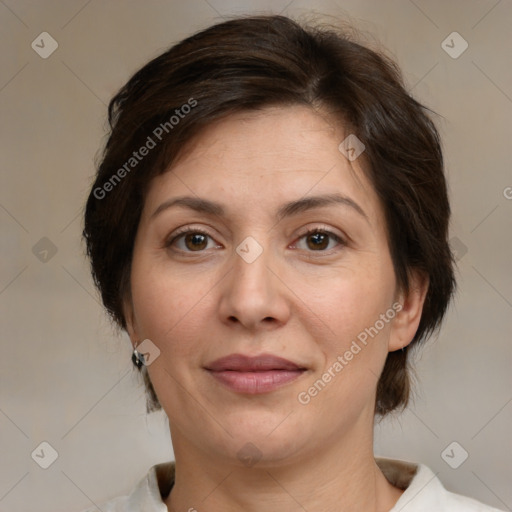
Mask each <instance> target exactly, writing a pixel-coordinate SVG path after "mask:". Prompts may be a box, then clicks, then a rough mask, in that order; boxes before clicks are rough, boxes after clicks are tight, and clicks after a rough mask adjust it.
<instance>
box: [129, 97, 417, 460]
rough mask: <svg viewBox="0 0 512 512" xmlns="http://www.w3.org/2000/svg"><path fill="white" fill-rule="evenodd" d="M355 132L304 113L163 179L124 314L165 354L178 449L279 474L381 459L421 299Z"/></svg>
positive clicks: (229, 134) (206, 138) (161, 391)
mask: <svg viewBox="0 0 512 512" xmlns="http://www.w3.org/2000/svg"><path fill="white" fill-rule="evenodd" d="M348 135H349V133H344V132H343V130H342V128H341V127H339V126H338V127H336V128H334V127H333V123H328V122H326V120H325V119H324V118H322V117H321V116H320V115H319V114H317V113H315V112H314V111H312V110H311V109H308V108H305V107H301V106H297V107H284V108H268V109H265V110H262V111H260V112H258V113H241V114H236V115H232V116H230V117H228V118H226V119H224V120H222V121H220V122H218V123H217V124H215V125H212V126H210V127H209V128H208V129H207V130H206V131H204V132H203V133H202V134H201V135H200V137H198V138H197V139H196V141H195V145H194V146H193V147H192V148H191V151H189V152H188V153H186V154H185V155H184V157H183V158H182V159H180V160H179V161H178V162H177V163H176V164H175V165H174V166H173V167H172V169H171V171H169V172H167V173H165V174H163V175H161V176H158V177H157V178H155V179H154V180H153V181H152V183H151V185H150V187H149V191H148V194H147V197H146V201H145V206H144V210H143V214H142V217H141V221H140V225H139V229H138V233H137V237H136V241H135V248H134V255H133V263H132V272H131V296H132V298H131V301H130V303H127V305H126V315H127V321H128V330H129V333H130V336H131V338H132V341H133V343H134V344H137V343H140V342H142V341H143V340H146V339H149V340H150V341H151V343H153V344H154V345H156V347H158V349H159V350H160V354H159V356H158V357H156V358H155V359H154V362H152V360H150V364H149V365H148V371H149V374H150V377H151V380H152V382H153V386H154V388H155V391H156V393H157V395H158V398H159V400H160V402H161V404H162V406H163V408H164V410H165V412H166V413H167V415H168V417H169V421H170V426H171V433H172V437H173V444H174V445H175V450H177V449H179V446H185V445H186V446H187V447H188V448H187V449H189V450H191V449H195V450H197V451H198V453H202V454H204V455H205V456H208V457H210V456H211V457H214V458H216V460H219V457H220V458H224V459H229V460H230V461H232V462H235V463H239V464H247V460H249V459H251V458H252V459H253V460H256V459H260V460H259V464H260V465H261V464H268V465H272V464H277V463H278V461H279V460H284V459H286V460H287V461H299V460H301V458H304V457H310V456H311V455H312V454H314V453H318V450H321V449H328V448H330V447H332V446H334V445H335V444H336V443H339V442H341V441H340V440H345V441H346V440H351V442H352V443H355V446H357V445H358V443H359V444H362V445H369V446H371V428H372V424H373V415H374V403H375V393H376V385H377V381H378V377H379V375H380V373H381V370H382V368H383V365H384V362H385V359H386V355H387V353H388V351H390V350H397V349H400V348H401V347H402V346H404V345H406V344H407V343H408V342H410V341H411V339H412V337H413V336H414V333H415V331H416V328H417V325H418V321H419V315H420V312H421V302H422V298H421V297H419V299H418V300H416V301H414V300H413V299H411V300H410V301H409V302H408V300H409V299H405V300H404V297H402V295H401V294H400V293H399V291H398V290H397V287H396V279H395V274H394V271H393V265H392V261H391V257H390V253H389V248H388V243H387V238H386V228H385V221H384V215H383V210H382V207H381V205H380V203H379V200H378V198H377V196H376V193H375V191H374V190H373V187H372V186H371V184H370V183H369V182H368V180H367V179H366V178H365V176H364V174H363V172H362V170H361V168H360V166H359V162H360V161H361V158H359V159H356V160H354V161H353V162H349V161H348V159H347V158H346V157H345V156H344V154H343V153H342V152H340V150H339V149H338V147H339V145H340V143H341V142H342V141H343V140H344V139H345V138H346V137H347V136H348ZM351 167H352V168H351ZM185 198H186V199H185ZM177 199H179V201H176V200H177ZM184 230H189V231H190V232H189V233H188V234H187V233H185V234H183V231H184ZM308 233H309V234H308ZM147 343H148V342H146V344H147ZM233 355H234V357H232V358H230V359H227V360H224V361H220V362H219V361H218V360H219V359H220V358H224V357H226V356H233ZM239 356H246V358H244V357H239ZM259 356H262V357H259ZM272 356H274V357H275V358H282V359H284V360H287V361H288V362H287V363H286V362H283V361H281V360H277V359H273V358H272ZM251 358H255V359H251ZM248 443H250V444H248ZM247 458H248V459H247Z"/></svg>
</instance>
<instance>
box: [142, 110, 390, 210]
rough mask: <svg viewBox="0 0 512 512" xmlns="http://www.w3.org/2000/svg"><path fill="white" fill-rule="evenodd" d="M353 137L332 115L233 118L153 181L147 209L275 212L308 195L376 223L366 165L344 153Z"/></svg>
mask: <svg viewBox="0 0 512 512" xmlns="http://www.w3.org/2000/svg"><path fill="white" fill-rule="evenodd" d="M348 135H349V132H347V130H346V129H345V127H344V126H343V125H342V124H341V123H340V122H339V121H336V120H335V119H334V118H333V117H331V116H328V115H327V114H322V113H319V112H316V111H314V110H312V109H311V108H308V107H305V106H290V107H272V108H266V109H263V110H260V111H256V112H240V113H237V114H232V115H230V116H228V117H226V118H224V119H222V120H220V121H217V122H215V123H213V124H211V125H209V126H208V127H206V128H205V129H204V130H203V131H202V132H201V133H200V134H199V135H198V136H196V137H195V138H194V139H193V140H192V141H191V142H190V143H189V144H188V145H187V146H186V147H185V148H184V151H183V152H182V153H181V155H180V157H179V159H178V160H176V161H175V162H174V163H173V165H172V166H171V167H170V172H166V173H164V174H162V175H160V176H157V177H156V178H154V180H153V182H152V183H151V185H150V187H149V190H148V194H147V197H146V206H148V207H154V206H155V205H157V203H159V202H161V201H165V200H168V199H169V198H170V197H173V196H182V195H195V196H198V197H201V198H203V197H204V198H215V199H216V200H218V201H222V200H223V199H224V200H225V201H226V202H227V206H228V209H229V208H232V209H236V208H239V209H240V208H241V209H247V208H248V207H249V206H252V207H254V208H258V209H265V208H267V209H268V208H272V209H274V208H275V207H276V206H277V205H278V204H279V203H282V202H284V201H289V200H291V199H299V198H301V197H305V196H308V195H317V194H332V193H341V194H343V195H346V196H349V197H351V198H352V199H354V200H355V201H356V202H357V203H358V204H360V205H361V206H362V207H363V209H364V210H365V211H366V212H367V214H368V216H369V217H372V216H373V217H376V216H380V215H381V212H380V205H379V201H378V199H377V196H376V194H375V192H374V190H373V186H372V185H371V183H370V182H369V181H368V179H367V178H366V176H365V173H364V172H363V168H362V164H363V165H364V163H363V157H359V158H358V159H357V160H355V161H353V162H350V161H349V160H348V159H347V158H346V156H345V155H344V154H343V153H342V152H340V150H339V146H340V143H341V142H342V141H343V140H344V139H345V138H346V137H347V136H348Z"/></svg>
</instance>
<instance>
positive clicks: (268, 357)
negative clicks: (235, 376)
mask: <svg viewBox="0 0 512 512" xmlns="http://www.w3.org/2000/svg"><path fill="white" fill-rule="evenodd" d="M205 368H206V369H207V370H210V371H214V372H222V371H226V370H231V371H237V372H257V371H261V372H263V371H269V370H292V371H293V370H305V368H304V367H302V366H299V365H298V364H295V363H293V362H292V361H289V360H288V359H284V358H282V357H278V356H274V355H272V354H261V355H259V356H246V355H243V354H231V355H229V356H225V357H221V358H220V359H216V360H215V361H213V362H212V363H210V364H208V365H207V366H205Z"/></svg>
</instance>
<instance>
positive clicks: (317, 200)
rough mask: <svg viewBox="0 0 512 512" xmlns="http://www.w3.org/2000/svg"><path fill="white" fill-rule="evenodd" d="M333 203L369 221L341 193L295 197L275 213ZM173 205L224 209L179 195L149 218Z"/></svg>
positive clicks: (218, 212)
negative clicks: (295, 198) (346, 207)
mask: <svg viewBox="0 0 512 512" xmlns="http://www.w3.org/2000/svg"><path fill="white" fill-rule="evenodd" d="M334 204H340V205H343V206H348V207H349V208H351V209H353V210H354V211H356V212H357V213H358V214H359V215H361V216H362V217H364V218H365V219H366V221H368V222H369V219H368V216H367V215H366V213H365V212H364V210H363V209H362V208H361V207H360V206H359V205H358V204H357V203H356V202H355V201H354V200H353V199H351V198H350V197H347V196H343V195H341V194H324V195H319V196H310V197H303V198H301V199H297V200H295V201H290V202H289V203H285V204H284V205H283V206H281V207H280V208H279V210H278V211H277V213H276V217H277V220H278V221H281V220H282V219H284V218H285V217H291V216H293V215H297V214H299V213H303V212H305V211H308V210H312V209H315V208H321V207H323V206H330V205H334ZM173 206H181V207H185V208H189V209H191V210H194V211H196V212H199V213H206V214H210V215H217V216H219V217H223V216H225V210H224V208H223V206H222V205H221V204H220V203H216V202H214V201H210V200H208V199H201V198H199V197H191V196H181V197H176V198H174V199H169V200H168V201H164V202H163V203H162V204H161V205H160V206H159V207H158V208H157V209H156V210H155V211H154V212H153V213H152V214H151V218H154V217H156V216H157V215H159V214H160V213H162V212H163V211H164V210H168V209H169V208H172V207H173Z"/></svg>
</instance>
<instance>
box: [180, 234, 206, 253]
mask: <svg viewBox="0 0 512 512" xmlns="http://www.w3.org/2000/svg"><path fill="white" fill-rule="evenodd" d="M185 244H186V246H187V248H188V249H190V250H192V251H197V250H201V249H204V248H205V247H206V246H207V245H208V241H207V239H206V236H205V235H202V234H201V233H192V234H188V235H187V236H186V237H185Z"/></svg>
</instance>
